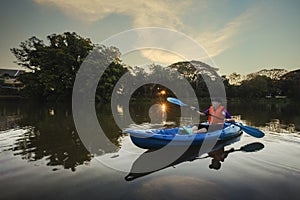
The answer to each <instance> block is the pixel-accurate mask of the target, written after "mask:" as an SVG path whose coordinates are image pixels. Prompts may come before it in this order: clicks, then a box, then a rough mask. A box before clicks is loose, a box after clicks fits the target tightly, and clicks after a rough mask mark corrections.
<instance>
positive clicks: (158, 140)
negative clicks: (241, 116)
mask: <svg viewBox="0 0 300 200" xmlns="http://www.w3.org/2000/svg"><path fill="white" fill-rule="evenodd" d="M237 125H239V123H237ZM189 129H191V126H187V127H176V128H167V129H146V130H137V129H126V130H124V133H128V134H130V138H131V141H132V142H133V143H134V144H135V145H136V146H138V147H140V148H144V149H158V148H162V147H164V146H166V145H170V146H195V145H201V144H202V143H203V141H204V139H216V140H217V141H226V140H229V139H232V138H234V137H237V136H239V135H240V134H242V130H241V128H240V127H238V126H236V125H234V124H231V123H224V127H223V129H220V130H215V131H210V132H207V133H199V134H191V132H190V131H189Z"/></svg>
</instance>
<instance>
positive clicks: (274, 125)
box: [265, 119, 296, 133]
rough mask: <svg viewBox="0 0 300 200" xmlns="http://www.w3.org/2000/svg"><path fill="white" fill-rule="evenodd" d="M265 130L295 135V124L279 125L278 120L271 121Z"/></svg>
mask: <svg viewBox="0 0 300 200" xmlns="http://www.w3.org/2000/svg"><path fill="white" fill-rule="evenodd" d="M265 129H266V130H268V131H271V132H276V133H295V132H296V126H295V124H292V123H291V124H288V125H286V124H281V123H280V120H279V119H272V120H271V122H269V123H267V124H266V128H265Z"/></svg>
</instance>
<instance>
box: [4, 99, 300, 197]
mask: <svg viewBox="0 0 300 200" xmlns="http://www.w3.org/2000/svg"><path fill="white" fill-rule="evenodd" d="M152 105H153V103H150V102H149V103H147V102H146V103H141V102H139V103H132V104H131V106H130V113H131V116H132V118H133V120H134V121H135V122H136V123H137V124H138V126H139V127H144V128H145V127H154V126H155V127H159V126H162V124H161V122H162V121H160V120H165V121H167V123H168V124H174V125H176V124H179V122H180V121H181V122H182V119H180V112H178V110H179V109H178V108H176V106H175V107H174V105H169V104H166V113H164V114H165V115H164V116H162V118H161V119H157V118H155V119H153V118H151V115H150V116H149V109H150V110H151V108H153V107H151V106H152ZM208 105H209V103H203V104H202V105H200V107H201V108H206V107H207V106H208ZM122 109H123V108H122V107H120V108H118V110H119V111H120V114H122ZM96 110H97V113H98V114H99V116H98V117H99V122H100V124H101V127H102V128H103V129H104V131H105V133H106V135H107V137H108V138H109V139H110V141H111V142H112V143H114V144H115V146H114V147H112V148H111V149H109V150H106V151H105V152H103V151H102V152H101V155H100V156H101V158H102V159H100V160H106V161H107V162H110V161H112V162H114V161H115V160H117V162H116V163H118V165H121V166H122V167H124V168H126V169H128V171H125V172H124V171H119V170H115V169H113V168H112V167H111V166H108V165H107V164H106V163H103V162H100V161H99V159H97V157H95V155H92V154H90V153H89V151H88V150H87V149H86V148H85V146H84V145H83V144H82V143H81V140H80V137H79V136H78V134H77V132H76V129H75V126H74V123H73V118H72V110H71V107H70V106H66V105H63V104H43V105H40V104H36V103H29V102H0V130H1V131H0V166H1V167H0V175H1V177H0V181H1V185H0V191H1V199H83V198H84V199H96V198H97V199H298V198H299V195H300V190H299V189H300V187H299V180H300V179H299V178H300V134H299V130H300V108H299V106H297V103H293V102H263V103H258V102H247V103H245V102H231V103H229V104H228V110H229V111H230V113H231V114H232V115H234V116H235V118H236V119H237V121H241V122H243V123H245V124H247V125H250V126H254V127H257V128H259V129H261V130H263V131H264V132H265V133H266V136H265V137H264V138H261V139H257V138H253V137H251V136H249V135H247V134H245V133H244V134H243V135H242V136H241V137H239V138H236V139H235V140H234V141H230V142H228V143H227V144H224V145H223V146H222V145H221V146H220V148H219V150H222V152H221V153H222V155H225V156H224V157H225V158H223V160H222V161H220V162H218V163H216V162H215V161H214V158H215V157H214V156H216V154H217V153H218V151H216V152H215V154H213V153H211V154H209V155H208V154H204V155H197V154H196V153H195V151H193V150H192V151H189V152H188V154H185V155H183V156H182V157H181V158H179V159H178V160H177V161H175V162H174V163H172V164H170V165H169V166H166V167H165V168H164V169H161V170H157V171H155V172H149V173H144V174H138V175H136V174H130V170H131V169H134V167H135V166H136V165H137V163H138V162H139V161H140V160H141V159H142V158H143V156H145V155H146V152H145V150H142V149H139V148H137V147H135V146H134V145H133V144H132V143H131V141H130V138H129V136H127V135H124V134H122V131H121V130H120V129H119V128H118V127H117V126H116V124H115V123H114V120H113V116H112V114H111V111H110V109H109V106H107V105H97V106H96ZM192 115H193V114H191V116H192ZM188 120H191V121H195V120H194V119H193V118H191V119H188ZM202 120H205V119H202ZM154 121H155V124H154ZM251 144H254V146H253V145H252V146H251ZM249 145H250V146H249ZM128 152H133V153H134V156H132V154H128ZM196 152H197V151H196ZM199 156H200V157H199Z"/></svg>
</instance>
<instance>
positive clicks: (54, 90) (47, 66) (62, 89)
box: [11, 32, 300, 102]
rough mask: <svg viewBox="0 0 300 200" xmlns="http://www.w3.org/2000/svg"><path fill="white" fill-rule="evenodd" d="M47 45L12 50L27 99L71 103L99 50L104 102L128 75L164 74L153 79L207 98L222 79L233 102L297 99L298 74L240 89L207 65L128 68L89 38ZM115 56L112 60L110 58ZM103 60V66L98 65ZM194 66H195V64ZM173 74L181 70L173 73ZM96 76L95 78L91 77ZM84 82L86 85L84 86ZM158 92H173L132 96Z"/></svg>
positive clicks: (64, 38)
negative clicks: (79, 76) (183, 85)
mask: <svg viewBox="0 0 300 200" xmlns="http://www.w3.org/2000/svg"><path fill="white" fill-rule="evenodd" d="M47 41H48V43H44V42H43V41H42V40H40V39H38V38H37V37H31V38H29V39H28V40H26V41H24V42H21V43H20V45H19V47H18V48H12V49H11V52H12V53H13V54H14V55H15V57H16V59H17V61H16V63H17V64H18V65H20V66H22V67H24V68H25V69H26V73H23V74H21V75H20V76H19V77H18V79H19V80H20V81H21V82H22V83H23V84H24V88H23V89H22V90H20V91H19V93H20V94H21V95H22V96H24V97H27V98H38V99H40V100H45V101H52V100H56V101H57V100H69V99H70V98H71V97H72V89H73V84H74V81H75V78H76V73H77V72H78V70H79V68H80V66H81V65H82V63H83V62H84V60H85V59H86V58H87V56H93V55H90V54H91V52H92V51H95V49H97V50H98V51H97V52H98V53H99V54H101V55H102V57H101V59H102V60H103V59H104V60H105V59H107V61H110V62H109V63H110V64H109V66H108V67H107V68H106V69H103V70H104V71H103V74H102V76H101V79H100V81H99V83H98V86H97V88H96V100H98V101H101V102H108V101H109V100H110V97H111V94H112V91H113V89H114V87H115V85H116V83H117V82H118V80H119V79H120V78H121V77H122V76H123V75H124V74H126V73H128V74H130V76H132V79H134V78H136V77H139V78H140V79H142V80H141V81H145V82H147V81H146V80H147V77H149V75H151V74H152V75H155V76H162V74H165V75H164V76H162V77H157V78H164V79H170V78H174V76H177V77H175V78H185V79H186V80H187V81H188V82H189V83H190V85H191V86H192V87H193V88H194V91H195V92H196V95H197V96H198V97H209V92H208V89H207V84H219V82H220V79H222V80H221V81H222V83H223V84H224V86H225V90H226V95H227V97H232V98H265V97H266V96H278V95H280V96H287V97H288V98H296V99H299V98H300V92H299V84H300V70H296V71H293V72H289V73H287V74H285V75H284V76H283V77H281V78H280V79H279V80H272V79H271V78H269V77H266V76H256V77H254V78H252V79H250V80H244V81H242V82H241V84H240V85H233V84H230V83H229V80H228V79H227V78H226V76H222V77H220V76H218V75H217V73H216V71H215V69H213V68H212V67H210V66H209V65H207V64H205V63H202V62H199V61H198V62H196V63H194V64H191V62H179V63H175V64H172V65H170V66H168V67H167V68H166V67H162V66H159V65H155V64H153V65H150V66H149V71H148V72H146V71H145V70H144V69H142V68H138V67H131V66H128V65H126V64H125V63H123V62H122V61H121V59H120V55H121V54H120V52H119V50H118V49H117V48H116V47H105V46H101V45H97V44H93V43H92V42H91V40H90V39H88V38H83V37H81V36H79V35H78V34H76V33H74V32H73V33H70V32H65V33H63V34H59V35H57V34H51V35H49V36H47ZM112 52H114V54H112ZM112 55H114V56H112ZM102 60H101V62H102ZM195 64H196V65H197V67H195V66H193V65H195ZM166 71H167V73H162V72H166ZM174 71H177V72H179V75H178V73H174ZM94 75H95V77H97V74H94ZM86 84H88V83H86ZM162 90H165V91H166V92H167V93H169V94H170V93H172V92H171V91H170V90H169V89H168V88H166V87H164V86H162V85H159V84H146V85H144V86H142V87H140V88H138V89H137V90H136V91H135V93H134V95H133V96H135V97H138V96H144V97H150V98H151V97H153V96H157V95H159V94H160V92H161V91H162Z"/></svg>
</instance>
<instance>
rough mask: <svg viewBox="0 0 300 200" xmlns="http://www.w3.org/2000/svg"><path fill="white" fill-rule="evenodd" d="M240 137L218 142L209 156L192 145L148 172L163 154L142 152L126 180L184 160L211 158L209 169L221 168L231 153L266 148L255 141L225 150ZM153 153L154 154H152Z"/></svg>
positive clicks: (170, 150)
mask: <svg viewBox="0 0 300 200" xmlns="http://www.w3.org/2000/svg"><path fill="white" fill-rule="evenodd" d="M240 137H241V136H238V137H236V138H233V139H231V140H228V141H225V142H224V141H222V142H219V143H217V144H216V145H215V146H214V147H213V148H212V149H211V150H210V151H209V152H207V153H206V154H207V156H203V155H204V154H203V153H202V154H200V149H201V146H196V147H195V146H194V147H190V148H189V149H188V150H187V151H185V152H184V153H183V154H182V155H181V156H180V157H179V158H178V159H177V160H175V161H174V162H172V163H170V164H169V165H167V166H165V167H163V168H161V169H157V170H154V171H153V170H149V171H148V172H145V169H147V167H148V166H150V165H151V163H153V162H161V159H162V157H161V156H157V155H156V156H157V157H155V156H153V154H152V152H153V150H148V151H146V152H144V153H143V154H141V155H140V156H139V157H138V158H137V159H136V160H135V161H134V163H133V164H132V167H131V170H130V172H129V174H127V175H126V176H125V180H126V181H132V180H134V179H137V178H140V177H144V176H146V175H149V174H152V173H154V172H157V171H160V170H162V169H165V168H169V167H173V168H174V167H175V166H176V165H179V164H181V163H184V162H193V161H196V160H198V159H211V163H210V164H209V166H208V168H209V169H215V170H219V169H220V168H221V165H222V164H221V163H223V162H224V161H225V159H226V158H227V157H228V155H229V154H230V153H233V152H236V151H241V152H256V151H260V150H262V149H263V148H264V145H263V144H262V143H260V142H254V143H249V144H247V145H244V146H242V147H240V148H238V149H234V148H230V149H228V150H225V147H226V146H228V145H231V144H233V143H235V142H238V141H240ZM176 150H178V148H177V149H165V150H164V152H163V154H167V155H171V154H172V153H173V152H174V151H176ZM151 155H152V156H151Z"/></svg>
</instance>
